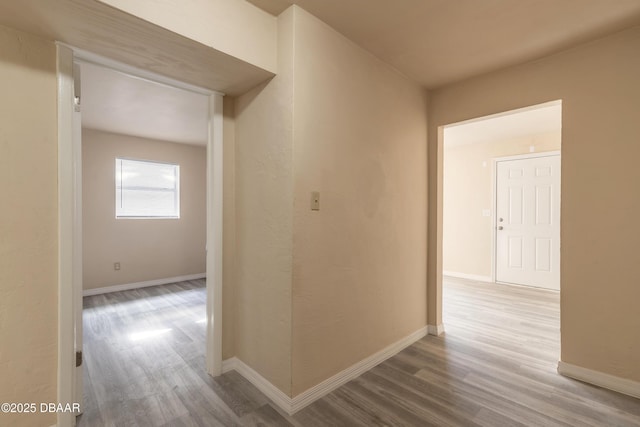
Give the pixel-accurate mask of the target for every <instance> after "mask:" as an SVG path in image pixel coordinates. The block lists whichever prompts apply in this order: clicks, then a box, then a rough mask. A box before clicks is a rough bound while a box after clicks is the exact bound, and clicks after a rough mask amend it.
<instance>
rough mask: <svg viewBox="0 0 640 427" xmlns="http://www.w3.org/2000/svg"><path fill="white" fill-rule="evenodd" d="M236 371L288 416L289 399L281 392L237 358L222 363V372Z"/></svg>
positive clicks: (289, 410) (289, 409) (289, 411)
mask: <svg viewBox="0 0 640 427" xmlns="http://www.w3.org/2000/svg"><path fill="white" fill-rule="evenodd" d="M229 371H236V372H237V373H239V374H240V375H242V376H243V377H244V378H245V379H246V380H247V381H249V382H250V383H251V384H253V385H254V386H256V388H257V389H258V390H260V391H261V392H262V393H263V394H264V395H265V396H267V397H268V398H269V399H271V401H272V402H273V403H275V404H276V405H277V406H278V407H279V408H281V409H282V410H283V411H285V412H286V413H288V414H291V398H290V397H289V396H287V395H286V394H285V393H284V392H283V391H282V390H280V389H279V388H278V387H276V386H274V385H273V384H271V383H270V382H269V380H267V379H266V378H265V377H263V376H262V375H260V374H259V373H257V372H256V371H254V370H253V368H251V367H250V366H249V365H247V364H246V363H244V362H243V361H242V360H240V359H238V358H237V357H232V358H230V359H226V360H223V361H222V372H223V373H225V372H229Z"/></svg>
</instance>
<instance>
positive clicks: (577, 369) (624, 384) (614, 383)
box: [558, 361, 640, 399]
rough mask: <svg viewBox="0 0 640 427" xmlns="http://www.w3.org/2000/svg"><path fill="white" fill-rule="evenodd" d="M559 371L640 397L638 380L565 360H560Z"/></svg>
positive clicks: (577, 378) (561, 373)
mask: <svg viewBox="0 0 640 427" xmlns="http://www.w3.org/2000/svg"><path fill="white" fill-rule="evenodd" d="M558 373H559V374H560V375H564V376H566V377H571V378H574V379H576V380H580V381H584V382H587V383H590V384H593V385H596V386H598V387H603V388H606V389H609V390H613V391H617V392H619V393H623V394H627V395H629V396H633V397H637V398H639V399H640V382H638V381H633V380H629V379H627V378H621V377H616V376H614V375H609V374H605V373H604V372H600V371H594V370H592V369H587V368H583V367H581V366H577V365H573V364H571V363H567V362H563V361H559V362H558Z"/></svg>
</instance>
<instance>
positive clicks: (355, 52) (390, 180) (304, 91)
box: [292, 8, 427, 395]
mask: <svg viewBox="0 0 640 427" xmlns="http://www.w3.org/2000/svg"><path fill="white" fill-rule="evenodd" d="M294 10H295V35H296V37H295V52H294V58H295V64H294V70H295V74H294V75H295V78H294V82H295V87H294V93H295V98H294V107H295V108H294V152H293V159H294V166H293V168H294V204H293V209H294V229H293V242H294V245H293V361H292V363H293V378H292V381H293V390H292V394H293V395H296V394H299V393H301V392H303V391H305V390H306V389H308V388H310V387H312V386H314V385H316V384H317V383H319V382H321V381H322V380H325V379H327V378H328V377H330V376H332V375H334V374H336V373H338V372H340V371H341V370H343V369H345V368H347V367H349V366H351V365H352V364H354V363H356V362H359V361H360V360H362V359H364V358H366V357H368V356H370V355H371V354H373V353H376V352H378V351H380V350H382V349H383V348H384V347H386V346H388V345H389V344H392V343H394V342H396V341H398V340H400V339H401V338H404V337H406V336H407V335H409V334H411V333H412V332H415V331H416V330H418V329H420V328H422V327H424V326H425V325H426V256H427V255H426V225H427V224H426V221H427V188H426V186H427V175H426V163H427V111H426V100H425V93H424V91H423V90H422V88H420V87H419V86H418V85H417V84H414V83H412V82H410V81H409V80H407V79H406V78H405V77H403V76H402V75H400V74H399V73H397V72H396V71H395V70H393V69H392V68H390V67H389V66H388V65H386V64H384V63H383V62H381V61H379V60H378V59H376V58H375V57H373V56H372V55H371V54H369V53H368V52H365V51H364V50H363V49H361V48H359V47H358V46H356V45H355V44H354V43H353V42H351V41H349V40H348V39H346V38H345V37H343V36H342V35H340V34H339V33H337V32H336V31H335V30H333V29H332V28H330V27H329V26H327V25H326V24H324V23H322V22H321V21H320V20H318V19H317V18H315V17H313V16H312V15H310V14H309V13H307V12H305V11H304V10H303V9H300V8H295V9H294ZM312 191H319V192H320V210H319V211H311V210H310V198H311V192H312Z"/></svg>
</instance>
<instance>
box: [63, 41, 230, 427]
mask: <svg viewBox="0 0 640 427" xmlns="http://www.w3.org/2000/svg"><path fill="white" fill-rule="evenodd" d="M76 62H88V63H94V64H97V65H100V66H103V67H107V68H110V69H113V70H115V71H118V72H122V73H125V74H128V75H130V76H133V77H136V78H140V79H144V80H149V81H153V82H155V83H160V84H164V85H168V86H172V87H176V88H179V89H184V90H189V91H192V92H196V93H199V94H202V95H206V96H208V97H209V120H208V140H207V155H206V157H207V182H206V194H207V196H206V197H207V200H206V206H207V231H206V233H207V235H206V241H207V255H206V270H207V271H206V272H207V280H206V293H207V308H206V316H207V332H206V369H207V372H208V373H209V374H210V375H212V376H217V375H220V374H221V373H222V212H223V209H222V201H223V181H222V179H223V169H222V167H223V155H224V153H223V129H222V126H223V111H222V109H223V101H222V98H223V96H224V94H223V93H221V92H217V91H214V90H209V89H204V88H201V87H197V86H193V85H190V84H187V83H183V82H180V81H178V80H174V79H171V78H167V77H164V76H161V75H158V74H155V73H152V72H149V71H146V70H143V69H139V68H136V67H132V66H129V65H126V64H123V63H120V62H117V61H113V60H110V59H107V58H104V57H101V56H98V55H95V54H92V53H90V52H86V51H83V50H81V49H77V48H74V47H72V46H69V45H66V44H64V43H59V42H58V43H56V74H57V95H58V100H57V105H58V366H57V368H58V369H57V374H58V381H57V384H58V385H57V395H58V402H59V403H62V404H66V403H73V402H75V401H77V400H75V396H76V390H77V388H78V386H77V385H76V384H77V383H76V381H77V380H78V378H77V375H76V369H75V334H76V322H81V321H82V319H81V317H80V318H78V316H79V315H80V314H81V313H82V311H81V304H82V222H81V218H82V169H81V168H82V155H81V153H82V147H81V139H80V138H78V137H74V131H73V129H74V98H75V93H74V73H73V68H74V63H76ZM78 305H80V307H78ZM79 313H80V314H79ZM80 375H81V374H80ZM75 415H76V414H74V413H58V416H57V417H58V419H57V425H58V426H59V427H71V426H74V425H75Z"/></svg>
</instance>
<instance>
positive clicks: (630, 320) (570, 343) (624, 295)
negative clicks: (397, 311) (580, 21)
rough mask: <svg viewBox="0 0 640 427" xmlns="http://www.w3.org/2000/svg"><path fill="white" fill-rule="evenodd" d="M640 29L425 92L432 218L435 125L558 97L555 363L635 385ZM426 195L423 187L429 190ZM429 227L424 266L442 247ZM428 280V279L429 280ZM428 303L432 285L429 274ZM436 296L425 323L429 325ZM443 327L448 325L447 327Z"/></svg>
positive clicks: (438, 149)
mask: <svg viewBox="0 0 640 427" xmlns="http://www.w3.org/2000/svg"><path fill="white" fill-rule="evenodd" d="M639 51H640V27H634V28H631V29H628V30H625V31H623V32H620V33H617V34H614V35H611V36H609V37H606V38H603V39H600V40H597V41H594V42H591V43H588V44H584V45H581V46H578V47H575V48H573V49H571V50H568V51H565V52H562V53H559V54H556V55H553V56H550V57H547V58H544V59H542V60H539V61H536V62H532V63H529V64H525V65H522V66H518V67H512V68H509V69H506V70H502V71H500V72H495V73H490V74H487V75H483V76H479V77H476V78H473V79H470V80H467V81H464V82H461V83H458V84H455V85H451V86H448V87H444V88H442V89H440V90H437V91H435V92H433V93H432V94H431V97H430V100H431V104H430V108H429V126H430V130H429V132H430V133H429V136H430V142H431V145H430V150H429V155H430V183H431V182H435V183H436V184H437V185H436V184H434V188H433V192H432V193H431V195H430V203H431V207H432V208H433V209H431V208H430V216H431V217H432V218H433V219H437V218H438V217H440V218H441V214H442V211H441V209H442V204H439V205H437V206H434V204H435V203H436V200H437V199H438V198H439V197H441V194H442V180H441V175H440V176H439V175H438V173H439V172H441V169H439V168H436V167H435V166H436V164H437V163H438V162H441V160H442V146H441V144H439V143H438V140H437V139H436V138H437V135H438V127H439V126H442V125H446V124H449V123H455V122H459V121H462V120H467V119H471V118H474V117H482V116H486V115H489V114H494V113H498V112H502V111H508V110H512V109H515V108H521V107H525V106H529V105H536V104H540V103H543V102H547V101H552V100H556V99H562V207H561V209H562V215H561V239H562V248H561V253H560V256H561V269H560V271H561V284H560V293H561V328H562V337H561V348H562V354H561V359H562V361H564V362H567V363H571V364H574V365H577V366H581V367H584V368H588V369H592V370H596V371H601V372H604V373H607V374H611V375H615V376H619V377H624V378H628V379H631V380H635V381H640V363H638V360H640V334H639V333H638V331H639V330H640V316H638V304H637V301H638V299H639V298H640V287H638V277H637V272H636V270H635V268H634V266H636V265H638V264H639V263H640V251H638V248H637V246H638V239H640V225H639V224H638V221H637V217H638V212H639V211H640V192H638V182H640V168H638V166H637V159H638V157H640V144H638V135H640V120H638V111H640V84H638V76H639V75H640V55H638V52H639ZM431 189H432V187H431V186H430V190H431ZM433 224H435V223H434V222H432V220H430V235H429V254H430V264H429V265H430V266H431V265H435V261H434V258H433V256H434V255H435V253H436V249H437V247H438V246H439V245H441V242H442V241H441V237H440V240H439V236H438V234H437V233H435V232H433V231H434V230H433V229H432V225H433ZM430 273H431V272H430ZM429 287H430V295H433V294H437V293H438V291H439V290H438V283H437V280H436V279H435V277H434V276H433V275H431V274H430V280H429ZM437 303H438V299H437V298H431V299H430V301H429V304H430V306H429V315H430V317H431V316H435V317H434V319H430V323H432V321H437V316H438V315H439V314H441V313H439V310H437V307H436V304H437ZM445 326H446V325H445Z"/></svg>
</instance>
